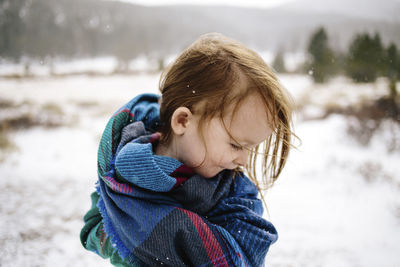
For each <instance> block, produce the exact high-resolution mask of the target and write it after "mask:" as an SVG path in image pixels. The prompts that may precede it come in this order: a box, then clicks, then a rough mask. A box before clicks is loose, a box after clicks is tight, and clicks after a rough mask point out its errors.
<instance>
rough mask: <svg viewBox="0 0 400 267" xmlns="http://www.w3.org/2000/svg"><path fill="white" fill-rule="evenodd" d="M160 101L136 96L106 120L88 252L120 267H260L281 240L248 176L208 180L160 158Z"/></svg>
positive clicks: (85, 232)
mask: <svg viewBox="0 0 400 267" xmlns="http://www.w3.org/2000/svg"><path fill="white" fill-rule="evenodd" d="M158 99H159V96H157V95H152V94H144V95H139V96H137V97H136V98H134V99H132V100H131V101H130V102H128V103H127V104H126V105H124V106H123V107H122V108H121V109H119V110H118V111H117V112H116V113H115V114H114V115H113V117H112V118H111V119H110V120H109V122H108V124H107V126H106V128H105V130H104V133H103V136H102V138H101V141H100V145H99V150H98V176H99V181H98V183H97V187H96V188H97V192H95V193H94V194H92V208H91V209H90V210H89V212H88V213H87V214H86V215H85V217H84V221H85V225H84V227H83V229H82V231H81V242H82V244H83V246H84V247H85V248H86V249H88V250H91V251H94V252H96V253H97V254H99V255H100V256H101V257H103V258H111V263H112V264H114V265H116V266H263V264H264V259H265V256H266V254H267V251H268V248H269V246H270V245H271V244H272V243H273V242H275V241H276V239H277V232H276V230H275V228H274V226H273V225H272V224H271V223H270V222H268V221H266V220H265V219H263V218H262V217H261V215H262V212H263V207H262V202H261V201H260V200H259V199H258V198H257V194H258V191H257V187H256V186H255V185H254V184H253V183H252V182H251V181H250V180H249V179H248V178H247V177H246V176H245V175H244V174H243V173H233V172H232V171H229V170H225V171H222V172H221V173H219V174H218V175H217V176H215V177H214V178H211V179H205V178H203V177H201V176H200V175H197V174H195V173H193V171H192V170H191V169H190V168H188V167H187V166H185V165H184V164H182V163H181V162H179V161H178V160H176V159H173V158H170V157H164V156H158V155H155V154H154V148H155V146H156V145H157V142H158V140H159V134H158V133H157V132H155V129H157V125H158V124H159V105H158Z"/></svg>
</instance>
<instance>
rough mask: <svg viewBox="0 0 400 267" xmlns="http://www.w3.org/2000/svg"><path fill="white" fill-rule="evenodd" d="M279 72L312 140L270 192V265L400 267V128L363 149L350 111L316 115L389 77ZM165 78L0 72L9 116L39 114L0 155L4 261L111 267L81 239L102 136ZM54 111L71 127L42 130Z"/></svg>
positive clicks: (377, 90) (300, 126) (1, 113)
mask: <svg viewBox="0 0 400 267" xmlns="http://www.w3.org/2000/svg"><path fill="white" fill-rule="evenodd" d="M281 79H282V81H283V83H284V84H285V86H286V87H287V88H288V89H289V91H291V92H292V94H293V95H294V98H295V99H296V100H297V101H298V102H301V104H300V106H301V105H303V109H302V110H303V113H302V114H299V115H298V116H297V119H296V123H295V129H296V133H297V135H298V136H299V137H300V139H301V141H302V143H301V145H299V146H298V149H297V150H293V151H292V154H291V156H290V158H289V162H288V164H287V167H286V169H285V170H284V173H283V174H282V176H281V177H280V178H279V180H278V181H277V182H276V184H275V186H274V187H273V188H271V189H270V190H269V191H268V192H267V193H266V199H267V204H268V210H269V215H268V214H266V218H268V219H269V220H271V221H272V222H273V223H274V224H275V226H276V227H277V229H278V232H279V235H280V238H279V240H278V242H277V243H276V244H274V245H273V246H272V247H271V249H270V252H269V254H268V257H267V266H272V267H273V266H275V267H277V266H343V267H346V266H349V267H350V266H351V267H356V266H367V267H368V266H371V267H372V266H383V267H392V266H393V267H394V266H400V257H399V256H398V253H399V251H400V242H399V240H400V198H399V193H400V176H399V173H400V164H399V162H400V151H398V150H395V151H392V152H390V151H389V150H388V148H387V147H388V140H393V138H394V139H395V140H397V142H399V139H400V128H399V126H398V125H393V124H392V123H390V121H385V122H383V123H382V125H381V128H380V129H379V130H378V131H377V132H376V133H375V135H374V136H373V137H372V139H371V141H370V143H369V144H368V145H364V146H362V145H360V144H359V142H357V141H356V140H355V139H354V138H353V137H350V136H349V135H348V133H347V127H348V124H349V123H351V120H349V119H348V118H346V117H344V116H341V115H331V116H329V117H328V118H326V119H324V120H310V118H313V117H319V116H320V115H321V113H322V112H323V109H324V107H326V106H327V105H328V106H330V105H333V104H335V105H354V104H355V103H356V102H357V101H358V100H359V99H367V98H377V97H379V96H381V95H383V94H385V93H386V91H385V82H384V81H378V82H377V83H376V84H373V85H371V84H369V85H353V84H351V83H350V82H349V81H347V80H346V79H344V78H338V79H335V80H333V81H332V82H330V83H329V84H327V85H325V86H315V85H313V84H312V82H311V81H310V79H309V77H307V76H299V75H298V76H296V75H287V76H281ZM157 83H158V74H143V75H138V76H116V75H114V76H107V77H87V76H73V77H63V78H51V77H42V78H36V79H19V80H12V79H3V80H0V100H2V101H3V102H4V103H6V102H7V101H5V100H10V101H12V102H13V104H9V105H1V103H0V107H1V109H0V119H1V118H4V117H10V116H14V115H15V116H17V115H18V114H21V112H22V113H23V112H25V113H29V114H33V116H37V117H38V118H37V122H38V123H37V124H38V126H35V127H30V128H27V129H20V130H17V131H10V132H9V134H8V138H9V140H10V142H12V143H14V146H15V147H16V148H14V149H11V150H4V151H0V266H45V267H47V266H48V267H50V266H51V267H52V266H58V267H62V266H74V267H75V266H77V267H79V266H110V264H109V262H108V261H107V260H103V259H101V258H100V257H98V256H97V255H95V254H93V253H91V252H87V251H85V250H84V249H83V248H82V246H81V245H80V242H79V231H80V229H81V227H82V225H83V221H82V217H83V215H84V213H85V212H86V211H87V210H88V208H89V206H90V200H89V194H90V193H91V192H92V191H93V189H94V182H95V181H96V154H97V143H98V141H99V138H100V134H101V132H102V130H103V128H104V127H105V124H106V122H107V120H108V117H109V116H110V115H111V114H112V112H113V111H114V110H115V109H116V108H118V107H119V106H121V105H122V104H124V103H125V102H127V101H128V100H129V99H130V98H131V97H133V96H135V95H137V94H139V93H142V92H157V89H156V88H157ZM0 102H1V101H0ZM49 106H50V107H52V108H50V109H49V108H48V107H49ZM46 107H47V108H46ZM55 107H57V108H55ZM52 112H55V113H57V114H56V115H58V117H56V118H58V120H60V123H61V124H62V125H61V126H57V127H45V126H40V125H41V124H40V122H41V121H42V122H43V121H46V120H48V119H49V114H50V115H51V113H52Z"/></svg>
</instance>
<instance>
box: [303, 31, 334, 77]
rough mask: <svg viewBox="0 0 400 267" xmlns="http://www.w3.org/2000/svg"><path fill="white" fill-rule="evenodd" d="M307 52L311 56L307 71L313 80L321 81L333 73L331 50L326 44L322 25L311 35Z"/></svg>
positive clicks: (326, 38)
mask: <svg viewBox="0 0 400 267" xmlns="http://www.w3.org/2000/svg"><path fill="white" fill-rule="evenodd" d="M308 53H309V54H310V57H311V62H310V63H309V66H308V67H309V73H310V74H311V75H312V77H313V79H314V81H315V82H318V83H322V82H325V81H326V79H327V78H328V77H329V76H331V75H332V74H333V69H334V68H333V65H332V63H333V59H334V57H333V52H332V50H331V49H330V48H329V45H328V36H327V34H326V32H325V29H324V28H323V27H321V28H319V29H318V30H317V31H315V33H314V34H313V35H312V36H311V39H310V42H309V45H308Z"/></svg>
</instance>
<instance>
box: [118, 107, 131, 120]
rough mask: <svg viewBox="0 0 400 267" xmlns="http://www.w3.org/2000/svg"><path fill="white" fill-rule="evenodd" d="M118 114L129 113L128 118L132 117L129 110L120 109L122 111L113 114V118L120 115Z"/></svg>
mask: <svg viewBox="0 0 400 267" xmlns="http://www.w3.org/2000/svg"><path fill="white" fill-rule="evenodd" d="M120 113H129V116H131V117H132V118H133V117H134V115H133V113H131V110H130V109H127V108H125V109H122V110H120V111H119V112H117V113H115V114H114V115H113V117H116V116H117V115H118V114H120Z"/></svg>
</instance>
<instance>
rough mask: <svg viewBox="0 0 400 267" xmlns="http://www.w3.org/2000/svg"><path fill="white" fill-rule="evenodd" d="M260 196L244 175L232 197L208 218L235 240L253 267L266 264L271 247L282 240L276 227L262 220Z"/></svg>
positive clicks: (236, 179) (239, 177) (224, 200)
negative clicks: (278, 240) (264, 262)
mask: <svg viewBox="0 0 400 267" xmlns="http://www.w3.org/2000/svg"><path fill="white" fill-rule="evenodd" d="M257 195H258V189H257V187H256V186H255V185H254V184H253V183H252V182H251V181H250V180H249V179H248V178H247V177H245V176H244V175H243V174H241V175H240V176H236V177H235V181H234V185H233V188H232V191H231V193H230V194H229V196H227V197H225V198H223V199H222V200H221V201H219V202H218V204H217V205H216V206H215V207H214V208H213V209H212V210H211V211H210V212H209V213H208V214H207V215H206V216H207V217H208V220H209V221H210V222H211V223H214V224H217V225H219V226H221V227H223V228H224V229H225V230H226V231H227V232H228V233H229V234H230V235H231V236H232V237H233V238H234V239H235V241H236V242H237V243H238V245H239V246H240V247H241V248H242V250H243V251H244V253H245V255H246V257H247V258H248V260H249V262H250V265H251V266H258V264H260V263H262V262H263V261H264V258H265V256H266V254H267V252H268V249H269V246H270V245H271V244H272V243H274V242H275V241H276V240H277V238H278V234H277V231H276V229H275V227H274V226H273V225H272V224H271V223H270V222H268V221H267V220H265V219H263V218H262V217H261V216H262V213H263V207H262V201H261V200H260V199H258V198H257Z"/></svg>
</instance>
